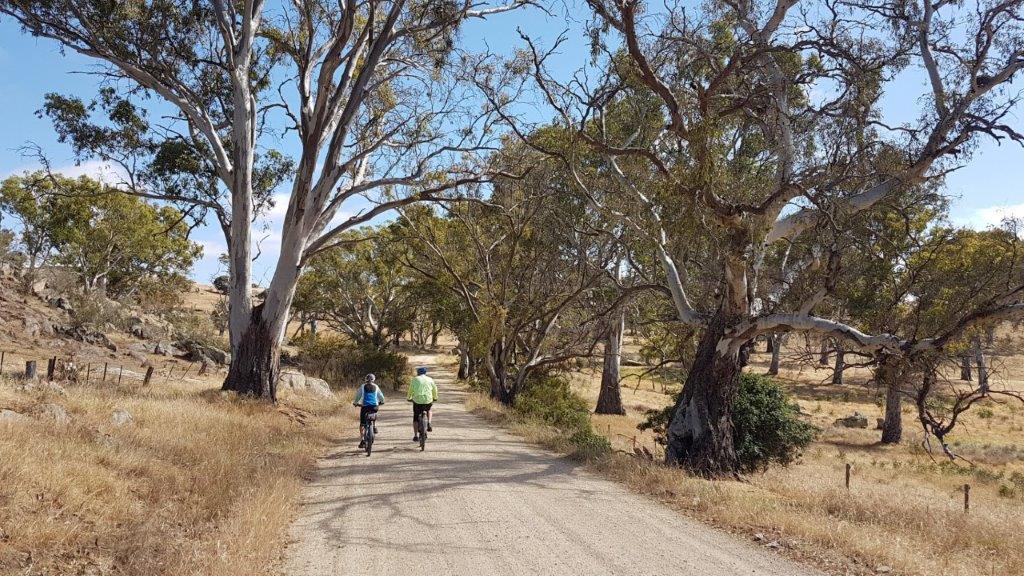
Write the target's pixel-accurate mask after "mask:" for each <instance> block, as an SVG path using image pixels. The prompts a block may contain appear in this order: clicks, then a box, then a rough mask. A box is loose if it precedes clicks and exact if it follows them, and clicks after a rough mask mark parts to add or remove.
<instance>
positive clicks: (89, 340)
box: [57, 326, 117, 352]
mask: <svg viewBox="0 0 1024 576" xmlns="http://www.w3.org/2000/svg"><path fill="white" fill-rule="evenodd" d="M57 332H59V333H60V334H61V335H63V336H67V337H68V338H72V339H74V340H78V341H79V342H85V343H86V344H93V345H95V346H103V347H104V348H106V349H107V350H110V351H111V352H117V345H116V344H114V343H113V342H111V341H110V338H107V335H106V334H104V333H103V332H97V331H95V330H90V329H88V328H86V327H85V326H78V327H77V328H76V327H72V326H61V327H59V328H58V329H57Z"/></svg>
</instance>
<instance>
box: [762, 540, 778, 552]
mask: <svg viewBox="0 0 1024 576" xmlns="http://www.w3.org/2000/svg"><path fill="white" fill-rule="evenodd" d="M765 546H766V547H768V548H771V549H772V550H778V549H779V548H782V544H779V541H778V540H772V541H771V542H769V543H767V544H765Z"/></svg>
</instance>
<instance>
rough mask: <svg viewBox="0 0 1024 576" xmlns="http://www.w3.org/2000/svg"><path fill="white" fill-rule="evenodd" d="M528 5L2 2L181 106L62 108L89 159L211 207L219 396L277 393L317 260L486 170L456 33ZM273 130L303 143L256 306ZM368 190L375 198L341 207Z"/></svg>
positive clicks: (172, 196)
mask: <svg viewBox="0 0 1024 576" xmlns="http://www.w3.org/2000/svg"><path fill="white" fill-rule="evenodd" d="M517 2H518V0H517ZM517 5H518V4H512V5H509V6H494V7H488V6H481V5H478V4H474V3H471V2H462V3H450V2H445V1H443V0H427V1H421V2H406V1H404V0H364V1H361V2H341V3H331V2H322V1H319V0H300V1H297V2H291V3H282V4H274V5H272V6H271V5H267V4H266V3H265V2H264V0H245V1H242V2H223V1H219V0H213V1H211V2H191V1H184V0H171V1H166V2H153V3H123V2H108V1H105V0H102V1H101V0H96V1H80V0H57V1H51V0H46V1H41V0H2V1H0V14H5V15H8V16H10V17H12V18H14V19H15V20H17V21H18V22H19V23H20V24H21V25H22V26H23V27H24V28H25V30H26V31H27V32H29V33H31V34H33V35H35V36H39V37H44V38H51V39H54V40H56V41H58V42H59V43H60V44H61V45H62V46H63V47H65V48H67V49H70V50H73V51H76V52H78V53H80V54H82V55H84V56H86V57H88V58H92V59H95V60H96V61H98V62H100V63H102V64H104V65H105V67H104V68H103V72H102V74H103V75H105V76H106V77H108V78H111V79H114V80H124V81H126V84H127V85H129V86H133V89H132V90H129V93H128V96H129V97H131V96H135V95H139V96H141V95H143V94H144V95H146V96H156V97H159V98H160V99H162V100H163V101H164V102H165V103H166V104H168V105H169V106H170V107H171V108H172V109H173V111H174V113H172V114H169V115H164V116H163V117H167V116H170V117H171V120H170V121H168V122H165V123H163V124H161V125H160V126H150V125H148V124H139V123H135V122H134V121H133V122H130V123H129V124H130V125H129V126H128V127H127V128H126V129H124V130H122V128H124V127H123V126H122V125H120V124H118V119H119V118H120V117H121V116H122V114H120V112H124V113H125V114H127V115H129V116H132V117H134V118H142V115H141V114H138V113H137V112H136V110H135V109H134V108H133V107H131V106H130V102H129V103H128V104H124V105H122V104H117V105H115V106H114V112H115V114H113V115H112V117H111V118H110V120H111V121H112V122H113V123H114V125H113V128H111V129H109V130H106V129H100V130H96V129H95V128H105V125H103V124H99V123H93V122H88V121H83V119H87V117H88V113H89V107H88V106H86V105H84V104H83V103H81V102H80V101H78V100H77V99H74V98H70V99H64V101H63V102H62V103H60V104H61V105H59V106H57V107H56V108H57V109H58V111H57V114H56V116H57V120H58V126H59V127H62V126H67V127H70V128H73V130H70V131H69V132H67V137H68V138H70V139H72V140H73V141H74V143H75V146H76V149H77V150H79V151H80V153H82V154H83V155H94V156H99V157H102V158H105V159H110V160H115V161H121V162H122V163H123V164H124V167H126V168H128V169H129V178H127V182H125V183H124V184H125V186H124V188H125V189H126V191H130V192H133V193H137V194H143V195H149V196H153V197H157V198H161V199H164V200H169V201H175V202H181V203H184V204H186V205H189V206H193V207H198V209H200V210H207V211H210V212H211V213H213V214H214V215H215V216H216V218H217V219H218V221H219V223H220V225H221V227H222V228H223V230H224V234H225V239H226V241H227V245H228V254H229V276H230V278H231V286H230V290H229V295H228V298H229V302H230V321H229V332H230V337H231V346H232V352H233V354H232V358H233V360H234V361H233V362H232V364H231V367H230V370H229V372H228V376H227V378H226V380H225V382H224V388H225V389H228V390H235V391H238V392H241V393H246V394H251V395H256V396H261V397H266V398H270V399H273V398H274V397H275V390H276V379H277V373H278V362H279V355H280V345H281V341H282V339H283V336H284V329H285V327H286V325H287V320H288V314H289V307H290V304H291V302H292V299H293V297H294V293H295V286H296V283H297V281H298V278H299V275H300V272H301V270H302V268H303V267H304V266H305V265H306V264H307V263H308V261H309V259H310V258H312V257H313V256H315V255H316V254H318V253H320V252H322V251H324V250H327V249H329V248H330V247H331V246H332V244H333V243H334V242H335V240H336V239H337V236H338V235H339V234H341V233H342V232H343V231H345V230H347V229H350V228H353V227H355V226H358V225H361V224H364V223H367V222H369V221H371V220H372V219H374V218H376V217H377V216H379V215H381V214H383V213H385V212H387V211H389V210H392V209H394V208H396V207H399V206H403V205H407V204H409V203H411V202H416V201H421V200H425V199H430V198H436V197H438V196H440V195H443V194H444V193H445V192H446V191H449V190H452V189H455V188H457V187H458V186H460V185H462V184H464V183H467V182H471V181H477V180H480V179H481V178H482V176H481V173H482V170H481V167H480V166H479V165H478V164H476V162H475V159H474V155H475V153H477V152H481V151H483V150H485V149H486V148H487V147H488V142H489V140H490V139H491V138H493V134H492V133H491V132H490V131H489V130H488V127H489V120H488V117H487V114H486V113H485V112H484V113H481V112H480V110H479V107H474V106H473V99H472V98H470V97H468V96H467V95H466V93H465V90H463V89H461V86H463V84H462V83H460V81H459V79H460V74H459V72H460V70H461V67H460V57H459V54H458V53H457V50H456V44H455V41H456V36H457V32H458V29H459V26H460V25H461V24H462V23H463V22H465V21H466V20H467V19H470V18H482V17H484V16H486V15H488V14H493V13H495V12H501V11H504V10H508V9H511V8H513V7H515V6H517ZM116 99H117V100H121V101H125V102H127V101H128V100H129V98H128V97H124V98H122V97H118V98H116ZM65 110H71V112H72V114H71V118H70V121H69V122H64V118H63V115H62V112H63V111H65ZM273 126H277V127H279V128H281V129H282V131H283V132H284V133H285V134H288V135H293V137H294V139H295V142H296V143H297V144H298V148H299V150H300V151H299V153H298V158H296V159H295V162H294V166H293V168H294V169H293V170H291V171H290V173H288V174H287V176H289V177H290V179H291V184H290V194H289V196H288V200H287V202H288V207H287V212H286V214H285V217H284V223H283V226H282V230H281V251H280V253H279V254H278V258H277V265H276V267H275V269H274V273H273V276H272V278H271V280H270V284H269V286H268V287H267V289H266V292H265V298H264V299H263V301H262V302H260V303H258V304H257V303H255V302H254V299H253V294H252V256H253V255H252V242H251V238H252V222H253V218H254V216H255V215H256V213H257V212H258V210H259V208H260V196H259V192H260V191H261V188H262V189H266V188H268V186H267V184H268V183H267V182H262V181H261V178H262V176H263V175H261V171H260V166H261V164H260V163H259V161H258V159H259V158H260V157H270V154H269V153H268V152H266V151H264V152H263V153H262V154H261V152H260V149H261V142H262V141H263V136H264V133H265V132H266V131H267V130H269V129H270V128H271V127H273ZM154 132H155V133H156V134H154ZM139 134H143V135H145V136H146V137H145V138H136V137H135V136H137V135H139ZM140 144H141V145H140ZM139 154H143V157H144V160H143V161H139V160H138V157H139V156H138V155H139ZM139 166H143V167H144V168H146V170H137V169H136V168H138V167H139ZM274 168H281V164H280V163H275V164H274V165H273V166H272V167H271V169H270V170H269V171H268V172H269V174H266V176H268V177H269V178H270V179H271V180H280V179H281V174H280V170H276V169H274ZM143 173H148V176H149V177H148V178H136V177H135V176H136V175H142V174H143ZM182 179H184V180H185V181H199V182H202V184H203V186H198V187H191V186H181V185H180V184H179V182H180V181H182ZM273 183H274V182H270V183H269V184H273ZM358 199H362V200H364V201H365V202H366V203H367V204H364V205H363V207H362V208H359V209H353V210H352V215H350V216H339V215H340V214H342V213H343V212H342V206H343V205H346V206H348V205H350V204H351V203H352V202H353V201H356V200H358Z"/></svg>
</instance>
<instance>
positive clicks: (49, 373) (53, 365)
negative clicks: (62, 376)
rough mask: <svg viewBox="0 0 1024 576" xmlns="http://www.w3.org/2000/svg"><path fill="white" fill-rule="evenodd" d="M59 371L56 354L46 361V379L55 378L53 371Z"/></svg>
mask: <svg viewBox="0 0 1024 576" xmlns="http://www.w3.org/2000/svg"><path fill="white" fill-rule="evenodd" d="M56 371H57V357H56V356H54V357H53V358H50V359H49V360H47V361H46V379H47V380H53V373H54V372H56Z"/></svg>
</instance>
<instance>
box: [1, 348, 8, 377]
mask: <svg viewBox="0 0 1024 576" xmlns="http://www.w3.org/2000/svg"><path fill="white" fill-rule="evenodd" d="M6 356H7V351H5V350H0V374H3V373H4V359H5V357H6Z"/></svg>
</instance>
